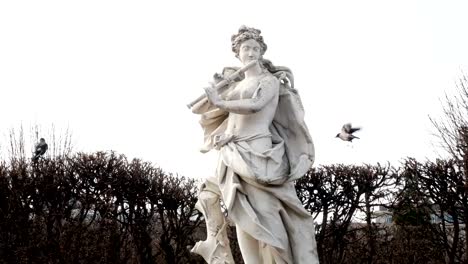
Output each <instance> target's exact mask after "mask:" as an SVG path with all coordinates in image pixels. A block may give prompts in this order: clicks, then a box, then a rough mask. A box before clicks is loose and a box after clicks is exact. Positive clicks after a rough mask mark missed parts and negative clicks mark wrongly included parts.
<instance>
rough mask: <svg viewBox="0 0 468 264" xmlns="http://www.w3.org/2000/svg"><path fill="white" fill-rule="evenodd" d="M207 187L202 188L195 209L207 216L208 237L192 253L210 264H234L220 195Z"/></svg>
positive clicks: (196, 245) (197, 244)
mask: <svg viewBox="0 0 468 264" xmlns="http://www.w3.org/2000/svg"><path fill="white" fill-rule="evenodd" d="M206 186H207V185H206V184H203V185H202V187H201V188H200V193H199V195H198V201H197V203H196V205H195V207H196V208H197V209H198V210H199V211H200V212H202V213H203V215H204V216H205V221H206V233H207V237H206V240H205V241H199V242H197V243H196V244H195V246H194V247H193V248H192V253H197V254H199V255H201V256H202V257H203V258H204V259H205V261H206V262H207V263H209V264H217V263H220V264H234V258H233V257H232V253H231V247H230V246H229V239H228V237H227V232H226V227H227V222H226V221H225V217H224V215H223V212H222V211H221V205H220V201H219V194H218V193H216V192H215V191H212V190H210V188H207V187H206Z"/></svg>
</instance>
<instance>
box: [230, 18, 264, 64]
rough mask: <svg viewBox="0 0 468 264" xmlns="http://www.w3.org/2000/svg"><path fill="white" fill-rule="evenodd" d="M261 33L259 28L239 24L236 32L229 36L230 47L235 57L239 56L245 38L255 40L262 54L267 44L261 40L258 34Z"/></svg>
mask: <svg viewBox="0 0 468 264" xmlns="http://www.w3.org/2000/svg"><path fill="white" fill-rule="evenodd" d="M260 33H262V32H261V31H260V30H259V29H256V28H250V27H246V26H241V27H240V28H239V32H238V33H237V34H234V35H232V37H231V47H232V51H233V52H234V53H235V54H236V58H239V52H240V48H241V45H242V43H244V42H245V41H247V40H255V41H256V42H257V43H258V45H259V46H260V55H261V56H263V54H265V51H266V50H267V45H266V44H265V42H264V41H263V37H262V36H261V35H260Z"/></svg>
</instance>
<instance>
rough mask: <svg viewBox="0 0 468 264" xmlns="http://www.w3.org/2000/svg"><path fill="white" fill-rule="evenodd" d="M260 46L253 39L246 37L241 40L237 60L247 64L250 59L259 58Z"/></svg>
mask: <svg viewBox="0 0 468 264" xmlns="http://www.w3.org/2000/svg"><path fill="white" fill-rule="evenodd" d="M261 52H262V48H261V47H260V44H258V42H257V41H256V40H254V39H248V40H246V41H244V42H242V44H241V46H240V49H239V60H240V61H241V62H242V63H243V64H247V63H249V62H251V61H252V60H258V59H260V56H261Z"/></svg>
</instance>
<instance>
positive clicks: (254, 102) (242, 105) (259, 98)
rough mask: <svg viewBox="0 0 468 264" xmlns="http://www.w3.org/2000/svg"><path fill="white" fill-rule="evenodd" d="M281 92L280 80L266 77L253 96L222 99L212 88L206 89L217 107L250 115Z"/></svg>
mask: <svg viewBox="0 0 468 264" xmlns="http://www.w3.org/2000/svg"><path fill="white" fill-rule="evenodd" d="M278 92H279V82H278V80H277V79H276V78H274V77H271V78H266V79H264V80H262V81H261V82H260V84H259V86H258V89H257V91H256V93H255V94H254V96H253V97H252V98H248V99H238V100H229V101H228V100H222V99H221V98H220V97H219V96H217V95H216V94H215V93H213V91H212V90H210V89H206V93H207V95H208V98H209V99H210V101H212V102H213V104H214V105H216V106H217V107H219V108H221V109H223V110H225V111H228V112H231V113H235V114H241V115H248V114H254V113H257V112H258V111H260V110H262V109H263V108H264V107H265V106H266V105H267V104H268V103H269V102H270V101H271V100H272V99H273V98H275V97H276V95H277V94H278Z"/></svg>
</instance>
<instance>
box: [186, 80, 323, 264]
mask: <svg viewBox="0 0 468 264" xmlns="http://www.w3.org/2000/svg"><path fill="white" fill-rule="evenodd" d="M193 112H194V113H198V114H201V120H200V124H201V126H202V128H203V129H204V134H205V145H204V147H203V148H202V150H201V151H202V152H206V151H209V150H211V149H213V148H216V149H219V153H220V155H219V161H218V167H217V171H216V177H215V178H208V179H207V181H208V184H206V185H205V186H206V187H205V188H206V190H208V191H212V192H215V193H218V194H220V195H221V197H222V198H223V200H224V203H225V205H226V207H227V209H228V216H229V218H230V219H231V220H232V221H233V222H234V223H235V224H236V227H237V228H241V229H242V231H244V232H246V233H248V234H250V235H251V236H252V237H254V238H255V239H257V240H258V241H260V242H261V244H262V245H263V246H262V247H261V250H262V251H263V252H262V253H263V255H264V257H265V258H266V259H272V260H274V262H273V263H290V264H315V263H318V255H317V247H316V242H315V235H314V234H315V230H314V223H313V219H312V216H311V215H310V214H309V212H307V210H305V209H304V207H303V205H302V203H301V202H300V200H299V199H298V198H297V195H296V191H295V188H294V183H293V181H294V180H296V179H298V178H300V177H302V176H303V175H304V174H305V173H306V172H307V171H308V170H309V168H310V167H311V166H312V163H313V161H314V146H313V143H312V139H311V137H310V135H309V132H308V129H307V127H306V125H305V123H304V111H303V108H302V104H301V101H300V98H299V95H298V94H297V92H296V91H295V90H294V89H292V88H289V87H288V86H285V85H284V84H282V85H281V86H280V97H279V102H278V108H277V112H276V115H275V118H274V121H273V122H272V124H271V126H270V133H271V134H266V135H265V134H260V135H250V136H248V137H238V136H234V135H226V134H225V133H224V132H225V130H226V124H227V120H226V118H227V116H228V113H227V112H225V111H223V110H221V109H218V108H216V107H214V106H212V105H211V104H210V103H209V102H208V101H207V100H206V99H205V100H202V101H201V102H199V103H198V104H197V105H195V106H194V108H193ZM261 137H271V138H272V143H273V144H272V148H271V149H269V150H267V151H265V152H263V153H258V152H256V151H255V150H253V149H252V148H251V147H250V146H249V144H248V142H249V141H250V140H254V139H257V138H261Z"/></svg>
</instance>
